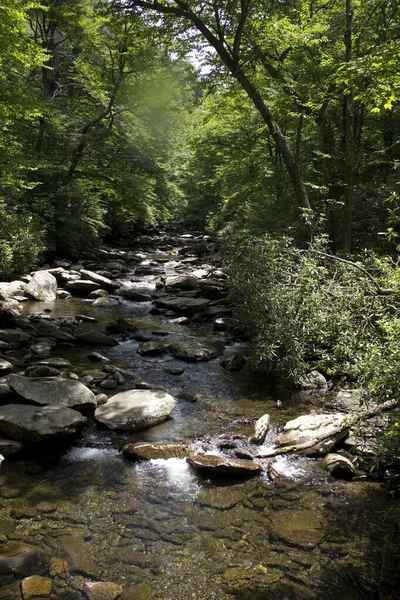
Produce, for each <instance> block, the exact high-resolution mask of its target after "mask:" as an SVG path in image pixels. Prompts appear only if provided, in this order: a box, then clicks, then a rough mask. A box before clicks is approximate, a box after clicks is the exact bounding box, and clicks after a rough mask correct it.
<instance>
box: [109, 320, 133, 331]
mask: <svg viewBox="0 0 400 600" xmlns="http://www.w3.org/2000/svg"><path fill="white" fill-rule="evenodd" d="M137 330H138V328H137V326H136V325H133V323H131V322H130V321H127V320H126V319H117V320H116V321H111V322H110V323H108V325H107V326H106V331H107V333H115V334H118V333H135V332H136V331H137Z"/></svg>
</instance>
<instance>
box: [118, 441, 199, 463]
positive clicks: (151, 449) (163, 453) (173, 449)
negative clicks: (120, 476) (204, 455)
mask: <svg viewBox="0 0 400 600" xmlns="http://www.w3.org/2000/svg"><path fill="white" fill-rule="evenodd" d="M122 453H123V455H124V456H125V457H126V458H129V460H154V459H157V458H165V459H167V458H186V457H188V456H190V455H191V454H193V449H192V448H190V446H188V445H187V444H184V443H183V442H165V443H161V444H152V443H143V442H137V443H135V444H125V445H124V446H122Z"/></svg>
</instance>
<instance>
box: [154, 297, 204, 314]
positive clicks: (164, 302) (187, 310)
mask: <svg viewBox="0 0 400 600" xmlns="http://www.w3.org/2000/svg"><path fill="white" fill-rule="evenodd" d="M155 303H156V306H158V307H159V308H165V309H167V310H173V311H174V312H177V313H183V314H189V315H190V314H193V313H195V312H199V311H202V310H204V309H205V308H206V306H208V304H209V300H207V299H206V298H187V297H185V296H179V297H175V296H164V297H162V298H157V299H156V300H155Z"/></svg>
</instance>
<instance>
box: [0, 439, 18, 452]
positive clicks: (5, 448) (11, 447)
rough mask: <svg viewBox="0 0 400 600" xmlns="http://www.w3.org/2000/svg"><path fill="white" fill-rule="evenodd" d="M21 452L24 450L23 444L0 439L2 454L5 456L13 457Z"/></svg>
mask: <svg viewBox="0 0 400 600" xmlns="http://www.w3.org/2000/svg"><path fill="white" fill-rule="evenodd" d="M20 450H22V444H20V443H19V442H16V441H15V440H8V439H6V438H3V437H0V454H2V455H3V456H12V455H13V454H17V452H19V451H20Z"/></svg>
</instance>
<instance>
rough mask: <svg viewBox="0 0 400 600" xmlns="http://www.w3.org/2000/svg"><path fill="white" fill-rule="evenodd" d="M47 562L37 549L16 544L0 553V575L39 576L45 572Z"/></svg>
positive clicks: (43, 554)
mask: <svg viewBox="0 0 400 600" xmlns="http://www.w3.org/2000/svg"><path fill="white" fill-rule="evenodd" d="M49 560H50V558H49V557H48V556H47V555H46V554H45V553H44V552H42V550H40V549H39V548H36V547H34V546H29V545H28V544H24V543H19V542H16V543H14V544H11V545H10V546H9V548H8V549H7V550H4V551H2V552H1V553H0V573H14V574H16V575H33V574H40V573H43V572H44V571H45V570H46V568H47V566H48V564H49Z"/></svg>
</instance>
